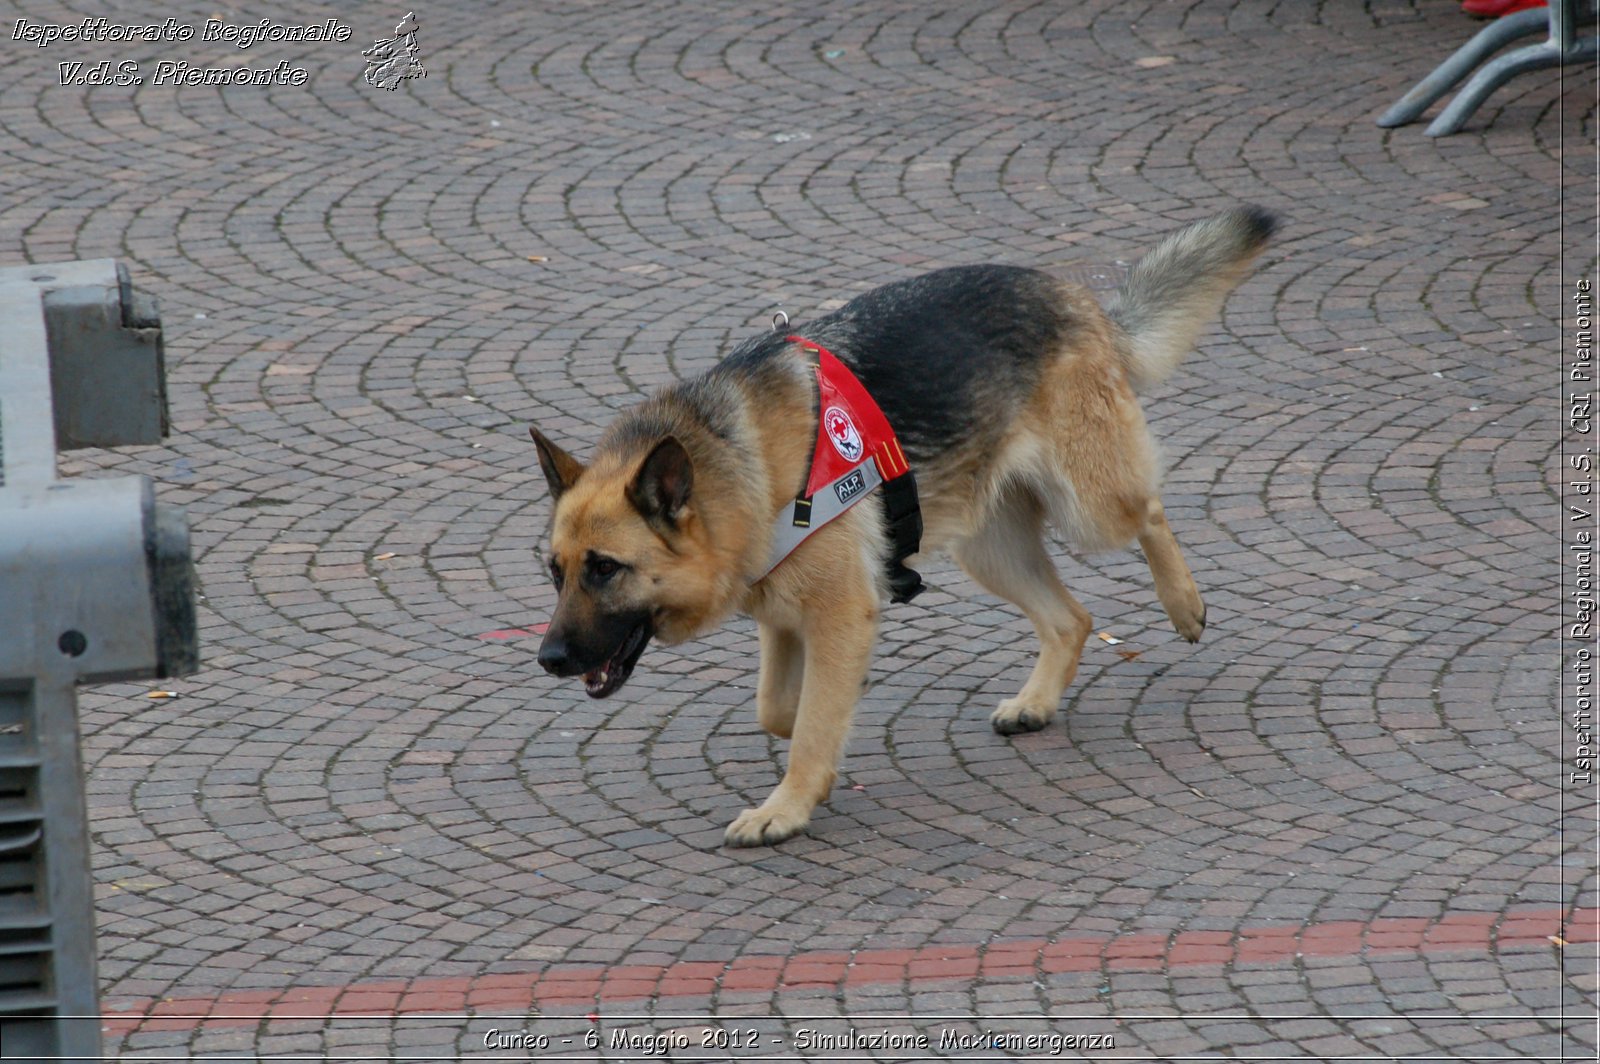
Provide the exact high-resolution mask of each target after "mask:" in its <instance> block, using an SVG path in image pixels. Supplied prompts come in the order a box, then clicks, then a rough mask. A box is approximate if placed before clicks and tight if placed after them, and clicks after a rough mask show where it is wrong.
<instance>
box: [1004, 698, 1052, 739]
mask: <svg viewBox="0 0 1600 1064" xmlns="http://www.w3.org/2000/svg"><path fill="white" fill-rule="evenodd" d="M1055 717H1056V707H1054V706H1039V705H1034V704H1033V703H1031V702H1024V701H1023V700H1022V699H1020V698H1008V699H1006V700H1005V701H1004V702H1001V703H1000V708H999V709H997V710H995V711H994V712H993V713H991V714H989V724H990V726H991V727H993V728H994V730H995V731H997V732H999V733H1000V734H1001V735H1021V734H1022V733H1024V732H1036V731H1039V730H1040V729H1041V728H1044V727H1045V726H1046V725H1048V724H1049V723H1050V722H1051V721H1052V720H1054V719H1055Z"/></svg>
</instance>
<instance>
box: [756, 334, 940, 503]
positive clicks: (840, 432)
mask: <svg viewBox="0 0 1600 1064" xmlns="http://www.w3.org/2000/svg"><path fill="white" fill-rule="evenodd" d="M785 339H787V340H789V341H790V342H791V343H797V344H800V345H801V346H803V347H804V348H805V349H806V350H807V351H812V352H815V353H816V356H817V409H818V410H820V411H821V412H822V413H821V417H822V431H821V432H818V433H817V449H816V452H815V453H814V454H812V456H811V479H810V480H809V481H808V482H807V483H806V497H807V498H809V497H811V496H813V495H815V494H816V493H817V492H819V491H821V490H822V489H823V488H825V487H827V486H828V485H829V484H832V483H833V482H834V481H836V480H838V479H839V478H840V477H842V476H844V475H845V474H846V473H848V472H850V470H852V469H854V468H855V467H856V466H858V465H860V464H861V463H862V461H863V460H864V459H866V458H867V457H869V456H870V457H873V458H876V459H877V460H878V473H879V474H880V475H881V476H882V477H883V479H884V480H893V479H894V478H895V477H898V476H899V475H900V474H902V473H904V472H905V471H906V470H907V469H908V468H909V466H907V465H906V456H905V454H904V453H902V452H901V450H900V442H899V441H898V440H896V439H895V438H894V429H892V428H890V427H889V419H888V418H886V417H884V416H883V411H882V410H879V409H878V404H877V403H875V402H873V401H872V396H870V395H868V394H867V390H866V389H865V388H864V387H862V386H861V382H860V381H858V380H856V375H855V374H854V373H851V372H850V371H849V369H847V368H846V367H845V365H844V363H842V362H840V361H839V359H838V358H836V357H835V356H834V354H833V352H832V351H829V350H828V349H827V348H825V347H821V346H819V345H817V344H814V343H812V342H811V341H810V340H806V339H804V338H803V337H799V336H788V337H785Z"/></svg>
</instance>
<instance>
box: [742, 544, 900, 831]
mask: <svg viewBox="0 0 1600 1064" xmlns="http://www.w3.org/2000/svg"><path fill="white" fill-rule="evenodd" d="M851 583H853V584H855V585H856V587H855V588H854V589H853V590H852V591H851V592H849V593H846V594H841V595H840V596H838V597H837V598H834V599H832V600H831V601H830V602H829V603H828V604H827V605H826V606H822V607H818V608H816V609H814V610H812V611H811V612H810V613H808V615H807V616H806V617H805V618H804V622H803V631H802V634H801V638H800V642H801V643H802V644H803V647H804V650H803V658H802V660H803V663H804V666H803V667H804V673H803V675H802V676H801V677H800V680H799V683H800V704H799V709H798V711H797V712H796V713H795V714H794V718H793V730H794V734H793V741H792V743H791V744H790V746H789V769H788V771H787V772H785V773H784V774H783V781H782V782H781V783H779V784H778V787H777V789H776V790H774V791H773V792H772V794H771V796H769V797H768V798H767V800H766V801H765V802H763V803H761V806H760V807H759V808H757V809H747V810H745V811H744V812H743V813H742V814H740V816H739V818H738V819H737V820H735V821H734V822H733V823H732V824H730V825H729V826H728V831H727V835H726V837H725V838H726V841H727V843H728V845H729V846H770V845H772V844H773V843H777V842H782V841H783V840H784V839H787V838H790V837H792V836H794V835H796V834H798V833H799V832H800V831H801V830H803V829H804V828H805V826H806V825H807V824H808V823H810V821H811V811H812V810H813V809H815V808H816V806H817V803H818V802H821V801H822V800H823V799H825V798H826V797H827V796H828V792H829V791H831V790H832V789H833V781H834V778H835V777H836V776H837V775H838V768H839V756H840V755H841V754H842V753H843V752H844V743H845V738H846V737H847V736H848V735H849V733H850V719H851V717H852V716H854V714H855V708H856V700H857V699H859V698H860V697H861V685H862V683H863V681H865V680H866V677H867V666H868V664H869V663H870V661H871V659H872V644H873V641H874V639H876V637H877V633H878V598H877V594H876V591H875V589H874V588H873V586H872V583H871V580H870V579H869V578H867V577H866V575H865V574H864V573H863V574H860V575H859V577H858V579H856V580H853V581H851ZM768 649H769V647H768V646H767V644H766V641H765V640H764V641H763V650H764V651H766V650H768ZM788 649H798V648H793V647H791V648H788ZM762 665H763V679H765V678H766V677H767V675H768V673H767V672H766V666H767V662H765V661H764V662H763V663H762ZM758 694H759V692H758ZM760 710H761V712H762V713H763V720H762V724H763V726H766V725H767V723H768V721H767V720H766V719H765V714H766V710H767V706H766V705H765V704H762V705H761V706H760ZM768 730H771V729H770V728H769V729H768Z"/></svg>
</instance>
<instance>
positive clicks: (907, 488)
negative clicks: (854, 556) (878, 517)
mask: <svg viewBox="0 0 1600 1064" xmlns="http://www.w3.org/2000/svg"><path fill="white" fill-rule="evenodd" d="M883 516H884V525H885V528H886V530H887V531H888V533H889V546H890V551H889V564H888V569H889V590H890V592H891V594H890V596H889V598H890V601H891V602H910V601H911V600H912V599H914V598H916V597H917V596H918V595H919V594H921V593H922V591H923V589H924V588H925V587H926V586H927V585H926V584H924V583H923V582H922V576H921V574H919V573H918V572H917V571H916V570H915V569H908V568H906V566H905V564H904V562H905V560H906V559H907V558H909V557H911V556H912V555H913V554H915V553H917V551H918V550H920V549H921V547H922V507H921V506H920V505H919V504H918V502H917V478H916V476H915V475H913V474H912V472H911V471H910V470H909V469H908V470H906V472H904V473H902V474H901V475H900V476H897V477H895V478H894V479H893V480H886V481H884V483H883Z"/></svg>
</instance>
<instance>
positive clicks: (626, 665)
mask: <svg viewBox="0 0 1600 1064" xmlns="http://www.w3.org/2000/svg"><path fill="white" fill-rule="evenodd" d="M651 634H652V626H651V624H650V621H649V619H648V618H647V619H645V620H642V621H640V622H639V623H638V625H636V626H635V627H634V629H633V630H632V631H631V632H629V633H628V635H627V636H626V638H624V639H623V640H622V645H621V646H619V647H617V650H616V653H614V654H612V655H611V657H610V658H609V659H608V660H607V661H606V663H605V664H604V665H602V666H600V667H599V668H597V669H590V670H589V671H588V672H586V673H584V674H583V690H584V693H585V694H587V695H588V696H589V697H590V698H604V697H606V696H607V695H609V694H611V693H613V692H614V691H616V690H617V688H619V687H621V686H622V685H623V684H625V683H627V682H628V677H629V676H632V675H633V666H634V665H635V664H636V663H637V662H638V661H639V655H640V654H643V653H644V648H645V646H646V645H647V644H648V643H649V642H650V636H651Z"/></svg>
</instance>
